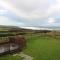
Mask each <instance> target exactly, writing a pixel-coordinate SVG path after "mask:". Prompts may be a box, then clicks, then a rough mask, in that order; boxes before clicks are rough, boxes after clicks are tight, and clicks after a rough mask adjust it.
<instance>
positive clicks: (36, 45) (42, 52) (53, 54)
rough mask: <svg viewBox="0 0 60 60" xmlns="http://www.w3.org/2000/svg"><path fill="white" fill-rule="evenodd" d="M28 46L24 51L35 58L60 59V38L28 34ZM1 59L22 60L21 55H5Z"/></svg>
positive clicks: (39, 59)
mask: <svg viewBox="0 0 60 60" xmlns="http://www.w3.org/2000/svg"><path fill="white" fill-rule="evenodd" d="M26 39H27V47H26V49H24V50H23V52H24V53H25V54H27V55H30V56H32V57H33V60H60V40H57V39H55V38H52V37H48V36H45V37H40V36H39V35H27V36H26ZM0 60H22V59H21V57H19V56H12V55H10V56H3V57H0Z"/></svg>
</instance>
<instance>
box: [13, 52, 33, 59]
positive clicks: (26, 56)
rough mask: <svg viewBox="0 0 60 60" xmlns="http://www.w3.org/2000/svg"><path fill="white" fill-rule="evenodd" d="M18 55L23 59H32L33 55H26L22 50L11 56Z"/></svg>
mask: <svg viewBox="0 0 60 60" xmlns="http://www.w3.org/2000/svg"><path fill="white" fill-rule="evenodd" d="M17 55H18V56H20V57H22V58H23V60H33V57H31V56H29V55H26V54H24V53H23V52H20V54H14V55H13V56H17Z"/></svg>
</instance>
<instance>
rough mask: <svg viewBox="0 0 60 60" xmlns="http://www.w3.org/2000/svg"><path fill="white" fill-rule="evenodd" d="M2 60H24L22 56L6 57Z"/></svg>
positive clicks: (1, 58) (0, 59) (0, 58)
mask: <svg viewBox="0 0 60 60" xmlns="http://www.w3.org/2000/svg"><path fill="white" fill-rule="evenodd" d="M0 60H22V58H21V57H20V56H12V55H6V56H1V57H0Z"/></svg>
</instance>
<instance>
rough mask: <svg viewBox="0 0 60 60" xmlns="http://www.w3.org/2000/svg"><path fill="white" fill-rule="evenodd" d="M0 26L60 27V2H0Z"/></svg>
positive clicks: (4, 0) (51, 0)
mask: <svg viewBox="0 0 60 60" xmlns="http://www.w3.org/2000/svg"><path fill="white" fill-rule="evenodd" d="M0 25H14V26H60V0H0Z"/></svg>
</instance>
